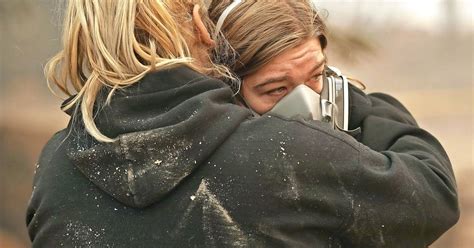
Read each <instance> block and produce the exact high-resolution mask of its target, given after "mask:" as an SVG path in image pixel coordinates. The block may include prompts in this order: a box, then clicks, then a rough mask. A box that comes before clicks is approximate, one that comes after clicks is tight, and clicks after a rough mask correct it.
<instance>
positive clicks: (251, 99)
mask: <svg viewBox="0 0 474 248" xmlns="http://www.w3.org/2000/svg"><path fill="white" fill-rule="evenodd" d="M241 92H242V98H243V99H244V100H245V103H246V104H247V105H248V107H250V108H251V109H252V110H253V111H255V112H257V113H258V114H260V115H262V114H265V113H266V112H268V111H269V110H270V109H271V108H272V107H273V106H272V104H268V103H267V102H266V101H265V99H264V97H263V96H259V95H258V94H256V93H254V92H251V91H249V90H248V89H246V88H245V87H244V86H242V89H241Z"/></svg>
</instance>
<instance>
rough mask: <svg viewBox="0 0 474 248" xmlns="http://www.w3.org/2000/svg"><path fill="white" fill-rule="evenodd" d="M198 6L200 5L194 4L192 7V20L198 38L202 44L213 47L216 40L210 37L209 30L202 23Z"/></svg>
mask: <svg viewBox="0 0 474 248" xmlns="http://www.w3.org/2000/svg"><path fill="white" fill-rule="evenodd" d="M200 8H201V7H200V6H199V4H196V5H194V8H193V22H194V25H195V26H196V29H197V31H198V35H199V39H200V40H201V41H202V42H203V43H204V44H206V45H208V46H210V47H214V46H215V45H216V42H215V41H214V40H213V39H211V34H209V31H208V30H207V28H206V26H205V25H204V22H203V21H202V18H201V15H200V14H199V9H200Z"/></svg>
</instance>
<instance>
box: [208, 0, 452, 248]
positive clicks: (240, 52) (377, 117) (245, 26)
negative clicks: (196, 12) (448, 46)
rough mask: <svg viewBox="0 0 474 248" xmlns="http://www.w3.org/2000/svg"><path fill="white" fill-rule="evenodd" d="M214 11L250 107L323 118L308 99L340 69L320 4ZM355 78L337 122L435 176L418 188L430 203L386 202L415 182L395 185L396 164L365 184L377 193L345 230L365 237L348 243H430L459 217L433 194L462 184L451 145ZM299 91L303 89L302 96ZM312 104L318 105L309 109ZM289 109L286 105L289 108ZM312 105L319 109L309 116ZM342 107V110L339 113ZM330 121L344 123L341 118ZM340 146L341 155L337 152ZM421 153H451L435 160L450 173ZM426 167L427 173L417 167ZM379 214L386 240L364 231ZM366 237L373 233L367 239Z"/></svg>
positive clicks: (418, 177)
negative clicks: (331, 59)
mask: <svg viewBox="0 0 474 248" xmlns="http://www.w3.org/2000/svg"><path fill="white" fill-rule="evenodd" d="M209 13H210V17H211V19H212V20H213V21H214V22H215V23H217V30H215V31H214V33H215V36H216V35H217V34H220V35H222V37H221V40H227V41H228V44H229V47H230V48H233V49H234V50H232V49H227V51H226V52H223V51H221V52H220V53H221V54H228V53H232V52H233V55H234V56H226V57H225V58H229V57H231V58H232V59H231V60H228V59H224V60H221V62H225V64H226V65H227V66H228V67H229V68H231V69H232V70H233V71H234V72H235V74H236V76H237V77H238V78H240V80H241V84H240V85H237V86H234V87H233V88H234V89H235V91H236V92H237V93H238V99H239V100H240V101H241V103H242V104H243V105H245V106H246V107H248V108H249V109H251V110H252V111H253V113H254V114H255V115H257V116H259V115H265V114H266V115H272V116H274V115H283V116H285V117H287V118H288V117H289V118H292V117H291V116H297V115H299V116H300V117H308V118H310V119H315V118H316V117H317V118H319V117H321V116H318V114H321V113H319V112H318V111H316V110H317V108H315V106H317V103H316V102H314V103H312V102H310V103H308V101H309V100H310V99H311V100H314V99H313V98H306V99H303V98H304V97H306V96H307V95H305V94H306V93H308V92H312V93H310V94H309V95H310V96H312V95H314V92H316V93H317V94H318V95H319V96H318V98H321V99H323V98H322V95H323V94H324V87H328V86H329V85H328V79H327V77H328V74H329V73H334V72H333V71H332V70H334V69H333V68H328V65H327V57H326V54H325V52H324V49H325V48H326V46H327V43H328V41H327V39H326V26H325V24H324V21H323V19H322V18H321V16H320V15H319V13H318V11H317V9H316V7H315V6H314V5H313V2H311V1H309V0H294V1H293V0H278V1H276V0H265V1H258V0H247V1H239V0H234V1H233V0H223V1H214V2H213V4H212V5H211V6H210V8H209ZM337 73H340V72H337ZM351 80H352V81H353V82H355V83H356V84H355V85H357V86H359V87H356V86H354V85H351V84H350V83H349V85H348V89H347V96H348V101H347V106H348V108H347V109H346V113H345V114H347V116H346V117H344V118H347V120H343V121H345V122H346V123H345V124H346V126H345V127H344V128H342V127H343V125H341V127H339V126H337V125H334V127H336V129H342V130H345V131H346V132H347V131H349V132H348V133H350V134H351V135H352V136H353V137H354V138H355V139H356V140H357V141H359V142H361V143H362V144H364V145H366V146H368V147H369V148H371V149H372V150H373V152H379V153H380V154H382V155H383V156H385V157H387V158H388V159H393V158H392V157H391V156H392V155H393V154H394V153H397V154H398V155H399V156H401V157H403V159H402V160H405V161H404V164H403V165H401V167H400V168H398V169H401V168H403V167H406V168H405V169H407V170H408V171H410V170H414V171H413V172H411V173H408V174H406V175H404V176H408V177H410V178H412V179H413V180H414V182H417V183H418V182H427V181H429V182H430V183H429V185H427V187H426V188H424V189H421V191H422V192H423V193H421V192H420V191H413V193H414V194H420V193H421V195H419V197H420V200H421V199H423V200H422V202H423V203H419V202H418V203H416V202H415V201H414V202H411V205H410V204H409V205H406V206H405V208H402V207H400V206H398V207H396V206H397V203H395V202H397V201H396V200H394V199H392V200H390V202H387V201H386V200H388V199H390V198H391V196H392V195H393V191H396V192H398V191H403V190H405V186H407V185H397V186H396V185H394V183H395V184H396V182H397V181H398V180H400V175H397V174H396V173H395V174H392V175H390V173H391V172H390V171H391V170H394V169H395V170H397V169H396V168H395V167H387V168H384V169H382V168H380V169H381V170H380V173H382V174H384V173H388V174H385V176H383V177H384V178H385V179H384V180H383V181H379V182H378V183H376V184H375V185H373V187H374V188H370V187H367V188H365V190H364V194H369V195H372V196H371V197H372V200H371V202H370V203H369V202H364V203H363V204H359V203H358V200H354V202H353V203H354V204H355V205H356V206H366V207H365V208H362V209H355V211H356V212H355V213H354V214H355V215H354V219H353V220H352V221H350V223H348V224H347V226H346V227H345V228H343V229H345V230H346V234H345V235H348V236H351V235H354V236H353V237H357V238H349V239H348V240H346V242H345V243H344V244H345V245H347V246H349V247H354V246H361V247H373V246H384V247H392V246H400V247H402V246H407V247H415V246H416V247H425V246H427V245H429V244H431V243H432V242H433V241H434V240H436V239H437V238H438V237H439V236H440V235H441V234H442V233H443V232H445V231H446V230H447V229H448V228H449V227H450V225H448V226H445V225H444V224H442V222H441V221H440V219H443V218H446V219H449V218H451V217H452V215H451V214H449V213H448V214H447V215H446V216H445V213H439V212H437V210H436V209H438V208H439V207H440V206H447V205H451V204H453V203H454V202H453V201H452V200H453V199H447V198H445V195H444V194H440V195H438V196H433V195H432V194H431V192H436V193H442V192H443V191H445V192H451V193H453V194H456V193H455V191H456V190H455V189H454V188H452V189H449V188H450V186H448V187H446V186H447V185H446V184H445V182H446V178H451V180H453V181H452V182H453V183H454V175H453V172H452V170H451V166H450V164H449V162H448V161H449V158H448V157H447V155H446V154H445V153H444V151H442V150H436V149H435V150H431V149H430V148H429V147H433V145H435V144H436V145H435V146H439V144H438V143H437V141H436V142H434V143H433V141H429V139H426V138H427V137H428V136H426V135H427V134H426V132H425V131H422V130H421V129H420V128H419V127H418V125H417V123H416V121H415V119H414V118H413V117H412V116H411V114H410V113H409V112H408V110H407V109H406V108H405V107H404V106H403V105H402V104H401V103H400V102H399V101H398V100H396V99H395V98H393V97H391V96H389V95H386V94H382V93H373V94H368V95H367V94H365V93H364V92H363V91H361V90H360V88H365V86H364V85H361V84H360V83H359V82H358V81H357V80H355V81H354V80H353V79H351ZM302 86H303V87H302ZM295 89H297V90H295ZM293 91H295V92H296V91H298V93H296V94H295V92H293ZM341 91H342V90H341ZM326 93H327V90H326ZM298 94H299V95H298ZM316 99H317V98H316ZM288 104H290V105H289V106H288ZM308 106H309V107H311V108H306V107H308ZM339 107H340V108H342V107H343V106H339ZM282 108H283V109H284V110H285V111H284V112H283V113H282V111H281V109H282ZM308 109H309V110H312V111H313V112H312V113H311V114H310V115H309V116H308V115H307V114H308ZM321 109H323V107H321ZM337 110H338V109H337V108H334V111H337ZM339 111H340V110H339ZM331 117H333V118H334V117H337V116H334V115H333V116H331ZM321 118H322V117H321ZM323 121H325V120H323ZM330 121H332V122H336V121H335V120H334V119H332V120H330ZM338 123H341V124H342V122H338ZM415 130H417V131H415ZM295 138H297V137H295ZM426 148H428V149H426ZM439 148H441V147H440V146H439ZM419 149H421V150H424V152H422V151H421V150H419ZM425 149H426V150H425ZM441 149H442V148H441ZM429 150H431V152H429ZM441 151H442V152H441ZM334 152H335V153H337V154H338V153H339V151H337V150H336V151H334ZM420 154H424V155H426V156H428V157H431V158H434V157H436V156H438V155H440V154H443V155H442V156H441V157H439V158H438V159H434V160H438V161H439V162H441V161H444V162H442V163H444V164H445V166H446V167H444V168H445V169H442V171H443V173H441V174H439V171H440V170H439V168H434V167H432V164H431V162H430V161H433V160H432V159H427V157H425V158H422V157H419V155H420ZM396 160H398V159H396ZM420 169H421V170H424V169H426V171H424V172H423V173H420V172H416V170H420ZM344 174H345V173H343V174H342V175H344ZM382 174H381V176H382ZM433 175H436V176H435V178H437V179H435V178H432V176H433ZM453 185H454V184H453ZM408 187H410V186H408ZM451 193H450V194H451ZM433 198H435V199H436V203H434V204H433V202H431V200H430V199H433ZM400 201H404V200H403V199H400ZM430 202H431V203H430ZM387 204H388V205H393V206H392V207H393V211H392V210H391V209H390V208H387V207H386V206H387ZM454 205H455V204H453V206H454ZM412 209H422V213H421V212H419V213H416V212H411V210H412ZM375 216H379V217H375ZM381 216H384V217H381ZM421 216H423V217H421ZM420 217H421V218H420ZM377 218H380V221H381V222H380V224H381V227H382V226H383V227H387V226H390V229H391V230H388V229H387V228H385V229H383V233H384V234H386V235H385V236H381V237H380V239H379V240H377V238H375V237H376V235H374V233H372V232H367V233H365V234H364V230H365V228H366V227H367V226H370V224H368V223H369V222H370V223H373V222H374V221H375V222H377V221H378V220H376V219H377ZM382 219H383V221H382ZM381 230H382V229H381ZM341 231H342V230H341ZM421 233H424V234H421ZM363 236H364V237H365V238H362V237H363ZM402 243H404V244H406V245H402Z"/></svg>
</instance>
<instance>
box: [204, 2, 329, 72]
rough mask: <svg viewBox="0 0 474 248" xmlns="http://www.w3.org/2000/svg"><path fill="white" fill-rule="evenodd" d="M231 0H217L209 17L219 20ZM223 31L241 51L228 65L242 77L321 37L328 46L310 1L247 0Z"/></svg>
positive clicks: (321, 25)
mask: <svg viewBox="0 0 474 248" xmlns="http://www.w3.org/2000/svg"><path fill="white" fill-rule="evenodd" d="M231 3H232V0H214V1H212V3H211V4H210V6H209V17H210V18H211V19H212V20H213V21H214V22H215V23H216V22H217V21H218V19H219V17H220V16H221V14H222V12H223V11H224V10H225V9H226V8H227V7H228V6H229V5H230V4H231ZM221 32H222V33H223V34H224V37H225V38H226V39H227V41H228V42H229V43H230V45H231V46H232V47H233V49H235V52H236V53H237V54H238V57H237V59H236V61H235V62H234V63H233V64H230V65H228V66H229V67H230V69H231V70H233V71H234V72H235V73H236V74H237V75H238V76H239V77H240V78H242V77H244V76H246V75H248V74H251V73H252V72H255V71H256V70H258V69H259V68H261V67H262V66H264V65H265V64H266V63H268V62H269V61H270V60H271V59H272V58H274V57H276V56H278V55H279V54H281V53H282V52H284V51H285V50H287V49H290V48H293V47H295V46H297V45H299V44H300V43H301V42H303V41H304V40H306V39H307V38H310V37H318V38H319V39H320V41H321V46H322V47H323V48H325V47H326V44H327V41H326V37H325V32H326V26H325V24H324V22H323V20H322V18H321V17H320V15H319V14H318V12H317V11H316V9H315V7H314V6H313V4H312V3H311V1H310V0H246V1H243V2H242V3H241V4H239V5H238V6H237V7H236V8H235V9H233V10H232V12H230V14H229V15H228V16H227V18H226V20H225V22H224V24H223V26H222V29H221Z"/></svg>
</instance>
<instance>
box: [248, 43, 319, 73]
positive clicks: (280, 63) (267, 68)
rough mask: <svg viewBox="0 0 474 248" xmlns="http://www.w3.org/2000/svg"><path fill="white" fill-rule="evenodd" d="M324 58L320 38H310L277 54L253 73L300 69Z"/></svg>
mask: <svg viewBox="0 0 474 248" xmlns="http://www.w3.org/2000/svg"><path fill="white" fill-rule="evenodd" d="M322 60H324V54H323V49H322V47H321V43H320V42H319V39H317V38H309V39H307V40H305V41H303V42H302V43H301V44H299V45H298V46H296V47H293V48H290V49H288V50H286V51H284V52H283V53H281V54H279V55H277V56H276V57H274V58H273V59H272V60H270V62H269V63H267V64H266V65H264V66H263V67H261V68H260V69H259V70H257V71H256V72H255V73H253V74H254V76H259V77H261V76H264V74H268V73H272V74H273V73H288V72H291V71H298V70H301V69H302V68H304V66H303V65H307V64H308V63H317V62H319V61H322Z"/></svg>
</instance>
